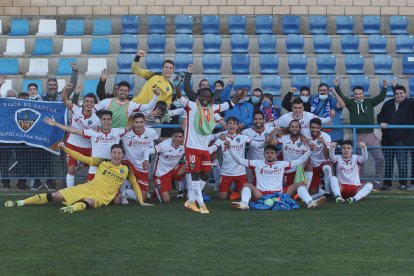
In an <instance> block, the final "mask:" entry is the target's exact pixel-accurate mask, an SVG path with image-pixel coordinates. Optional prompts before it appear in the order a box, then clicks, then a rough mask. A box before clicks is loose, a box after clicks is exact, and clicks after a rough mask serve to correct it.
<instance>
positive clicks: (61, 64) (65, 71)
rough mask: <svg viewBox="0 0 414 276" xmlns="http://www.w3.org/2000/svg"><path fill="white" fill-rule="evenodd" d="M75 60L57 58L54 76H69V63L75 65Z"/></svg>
mask: <svg viewBox="0 0 414 276" xmlns="http://www.w3.org/2000/svg"><path fill="white" fill-rule="evenodd" d="M77 62H78V61H77V60H76V58H59V61H58V66H57V71H56V75H57V76H70V75H71V74H72V66H71V63H77Z"/></svg>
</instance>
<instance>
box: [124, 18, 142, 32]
mask: <svg viewBox="0 0 414 276" xmlns="http://www.w3.org/2000/svg"><path fill="white" fill-rule="evenodd" d="M121 27H122V30H121V34H132V35H136V34H138V33H139V16H137V15H123V16H122V18H121Z"/></svg>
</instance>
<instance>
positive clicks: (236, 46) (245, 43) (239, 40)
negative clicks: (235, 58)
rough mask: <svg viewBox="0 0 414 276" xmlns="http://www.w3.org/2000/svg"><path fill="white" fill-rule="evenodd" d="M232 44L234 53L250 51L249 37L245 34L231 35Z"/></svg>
mask: <svg viewBox="0 0 414 276" xmlns="http://www.w3.org/2000/svg"><path fill="white" fill-rule="evenodd" d="M230 46H231V52H232V53H246V54H247V53H248V52H249V37H248V36H247V35H244V34H233V35H231V36H230Z"/></svg>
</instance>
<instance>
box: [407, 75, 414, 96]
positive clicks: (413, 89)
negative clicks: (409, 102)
mask: <svg viewBox="0 0 414 276" xmlns="http://www.w3.org/2000/svg"><path fill="white" fill-rule="evenodd" d="M408 87H409V89H410V97H413V96H414V77H410V78H409V79H408Z"/></svg>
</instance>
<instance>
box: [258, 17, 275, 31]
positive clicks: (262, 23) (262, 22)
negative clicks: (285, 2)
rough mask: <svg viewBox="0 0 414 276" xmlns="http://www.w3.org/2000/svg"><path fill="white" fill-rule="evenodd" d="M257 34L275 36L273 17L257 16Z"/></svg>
mask: <svg viewBox="0 0 414 276" xmlns="http://www.w3.org/2000/svg"><path fill="white" fill-rule="evenodd" d="M256 34H257V35H261V34H269V35H271V34H273V16H269V15H257V16H256Z"/></svg>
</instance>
